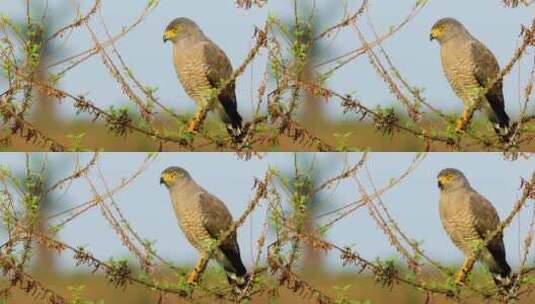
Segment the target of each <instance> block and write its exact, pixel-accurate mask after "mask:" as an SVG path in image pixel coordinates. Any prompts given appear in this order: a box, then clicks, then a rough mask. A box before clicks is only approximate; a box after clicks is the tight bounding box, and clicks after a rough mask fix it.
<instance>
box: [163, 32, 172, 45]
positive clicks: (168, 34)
mask: <svg viewBox="0 0 535 304" xmlns="http://www.w3.org/2000/svg"><path fill="white" fill-rule="evenodd" d="M174 36H175V32H174V31H173V30H167V31H165V32H164V33H163V43H166V42H167V41H169V40H171V39H173V37H174Z"/></svg>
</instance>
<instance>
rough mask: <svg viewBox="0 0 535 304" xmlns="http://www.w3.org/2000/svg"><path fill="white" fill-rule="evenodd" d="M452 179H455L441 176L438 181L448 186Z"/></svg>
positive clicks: (449, 176)
mask: <svg viewBox="0 0 535 304" xmlns="http://www.w3.org/2000/svg"><path fill="white" fill-rule="evenodd" d="M452 178H453V176H452V175H441V176H439V177H438V181H439V182H440V183H441V184H443V185H444V184H447V183H448V182H449V181H451V179H452Z"/></svg>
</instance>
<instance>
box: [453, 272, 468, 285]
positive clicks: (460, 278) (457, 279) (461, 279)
mask: <svg viewBox="0 0 535 304" xmlns="http://www.w3.org/2000/svg"><path fill="white" fill-rule="evenodd" d="M465 281H466V277H465V275H464V273H463V271H462V270H461V271H459V273H458V274H457V276H456V277H455V284H457V285H464V282H465Z"/></svg>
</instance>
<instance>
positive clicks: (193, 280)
mask: <svg viewBox="0 0 535 304" xmlns="http://www.w3.org/2000/svg"><path fill="white" fill-rule="evenodd" d="M206 265H208V257H207V256H206V255H205V254H202V255H201V258H200V259H199V260H198V261H197V264H195V267H194V268H193V271H192V272H190V274H189V275H188V284H192V285H193V284H197V282H198V281H199V277H200V275H201V274H202V273H203V272H204V270H205V269H206Z"/></svg>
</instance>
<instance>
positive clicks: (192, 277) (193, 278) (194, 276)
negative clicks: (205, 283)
mask: <svg viewBox="0 0 535 304" xmlns="http://www.w3.org/2000/svg"><path fill="white" fill-rule="evenodd" d="M198 280H199V277H198V275H197V273H196V272H195V271H192V272H191V273H190V274H189V275H188V280H187V282H188V284H190V285H195V284H197V281H198Z"/></svg>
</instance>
